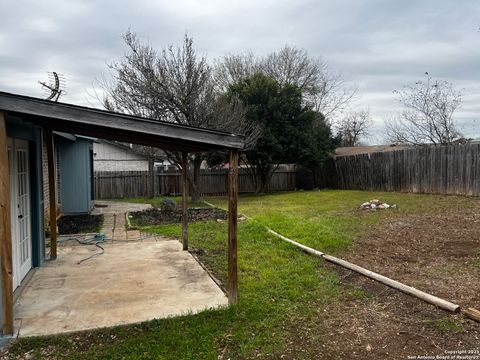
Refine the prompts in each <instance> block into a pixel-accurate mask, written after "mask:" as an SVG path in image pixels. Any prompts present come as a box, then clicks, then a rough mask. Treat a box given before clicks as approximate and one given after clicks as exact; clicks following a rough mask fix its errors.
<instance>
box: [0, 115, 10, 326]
mask: <svg viewBox="0 0 480 360" xmlns="http://www.w3.org/2000/svg"><path fill="white" fill-rule="evenodd" d="M7 149H8V148H7V126H6V121H5V116H4V114H3V113H2V112H0V242H1V243H0V261H1V267H2V319H3V327H2V333H3V335H7V334H13V270H12V228H11V226H12V223H11V220H10V184H9V171H8V150H7Z"/></svg>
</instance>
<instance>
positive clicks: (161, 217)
mask: <svg viewBox="0 0 480 360" xmlns="http://www.w3.org/2000/svg"><path fill="white" fill-rule="evenodd" d="M226 219H227V212H225V211H223V210H220V209H216V208H192V209H188V221H207V220H226ZM130 220H131V222H132V225H133V226H150V225H161V224H172V223H179V222H181V221H182V210H173V211H167V210H161V209H148V210H144V211H136V212H132V213H130Z"/></svg>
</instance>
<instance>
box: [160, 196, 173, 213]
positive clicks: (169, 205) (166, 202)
mask: <svg viewBox="0 0 480 360" xmlns="http://www.w3.org/2000/svg"><path fill="white" fill-rule="evenodd" d="M176 207H177V203H176V202H175V201H174V200H172V199H170V198H164V199H162V201H161V202H160V209H162V210H164V211H173V210H175V208H176Z"/></svg>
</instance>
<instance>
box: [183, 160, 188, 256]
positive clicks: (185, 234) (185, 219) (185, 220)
mask: <svg viewBox="0 0 480 360" xmlns="http://www.w3.org/2000/svg"><path fill="white" fill-rule="evenodd" d="M187 171H188V154H187V153H186V152H185V151H184V152H182V246H183V250H188V204H187V200H188V188H187Z"/></svg>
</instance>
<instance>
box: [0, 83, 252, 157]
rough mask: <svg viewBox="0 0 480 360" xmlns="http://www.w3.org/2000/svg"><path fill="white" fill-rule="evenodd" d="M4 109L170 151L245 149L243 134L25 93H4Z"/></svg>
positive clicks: (0, 105) (53, 125)
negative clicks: (180, 123)
mask: <svg viewBox="0 0 480 360" xmlns="http://www.w3.org/2000/svg"><path fill="white" fill-rule="evenodd" d="M0 111H5V112H6V113H7V114H10V115H12V116H21V117H25V116H27V117H28V121H29V122H32V123H34V124H37V125H40V126H42V127H45V128H48V129H51V130H54V131H63V132H68V133H74V134H79V135H85V136H93V137H97V138H103V139H107V140H116V141H124V142H129V143H136V144H140V145H147V146H155V147H160V148H164V149H167V150H178V151H188V152H202V151H208V150H221V149H225V150H231V149H238V150H241V149H242V148H243V137H242V136H239V135H234V134H230V133H227V132H223V131H217V130H210V129H204V128H198V127H192V126H186V125H179V124H175V123H170V122H165V121H158V120H153V119H147V118H142V117H137V116H132V115H126V114H121V113H115V112H110V111H105V110H99V109H93V108H88V107H83V106H78V105H72V104H66V103H58V102H52V101H47V100H42V99H38V98H34V97H28V96H24V95H17V94H11V93H6V92H0Z"/></svg>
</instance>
